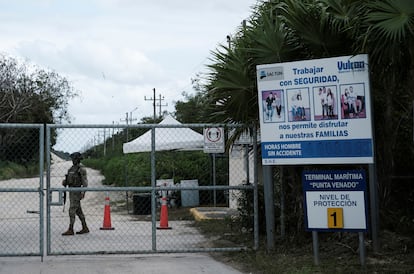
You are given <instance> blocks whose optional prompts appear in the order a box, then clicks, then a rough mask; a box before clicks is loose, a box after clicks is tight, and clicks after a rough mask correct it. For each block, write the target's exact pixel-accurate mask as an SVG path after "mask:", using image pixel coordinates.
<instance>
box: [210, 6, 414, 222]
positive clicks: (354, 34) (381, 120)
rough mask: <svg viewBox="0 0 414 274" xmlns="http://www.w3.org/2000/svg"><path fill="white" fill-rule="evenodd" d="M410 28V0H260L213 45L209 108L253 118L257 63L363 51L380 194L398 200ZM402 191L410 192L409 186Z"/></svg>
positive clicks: (413, 70) (407, 124)
mask: <svg viewBox="0 0 414 274" xmlns="http://www.w3.org/2000/svg"><path fill="white" fill-rule="evenodd" d="M413 34H414V1H412V0H382V1H379V0H371V1H364V0H303V1H296V0H272V1H268V2H263V3H261V4H260V5H258V6H257V7H256V9H255V12H254V13H253V15H252V16H251V18H250V19H249V22H248V24H247V25H246V26H245V27H243V28H241V29H240V30H239V31H238V32H237V33H236V35H235V36H234V39H233V41H232V44H231V46H232V47H231V48H230V47H225V46H222V47H220V48H219V50H217V51H216V52H215V53H213V64H212V65H211V66H210V69H211V71H212V72H211V74H210V77H209V79H208V80H209V84H208V85H207V97H208V98H209V102H210V103H211V108H212V109H211V111H213V112H214V114H215V115H214V117H215V119H218V120H217V121H231V122H239V123H255V124H258V108H257V102H258V100H257V87H256V74H255V67H256V65H258V64H264V63H276V62H286V61H295V60H303V59H312V58H322V57H332V56H339V55H354V54H360V53H367V54H368V55H369V64H370V71H371V75H370V77H371V82H372V84H371V94H372V101H373V103H374V107H373V109H374V111H375V112H374V116H375V119H374V121H375V138H376V139H375V140H376V159H377V166H378V171H379V174H378V175H379V176H378V178H379V181H380V193H381V201H382V205H383V206H386V207H388V208H390V207H389V206H391V205H393V206H394V208H399V206H398V204H395V201H398V200H401V199H399V198H400V197H399V196H398V194H391V191H392V190H395V189H396V186H395V184H392V178H393V177H395V175H397V174H401V172H405V173H409V172H412V166H411V165H412V164H411V163H412V162H413V160H414V148H413V143H412V141H411V140H412V124H413V122H412V111H413V108H412V102H413V100H414V94H413V91H414V52H413V51H414V43H413V40H414V35H413ZM411 175H413V174H411ZM402 193H405V195H412V196H414V191H413V190H412V189H411V190H409V191H408V192H407V191H406V190H403V191H402ZM407 193H411V194H407ZM386 207H384V208H386ZM400 208H401V207H400ZM407 214H412V213H407Z"/></svg>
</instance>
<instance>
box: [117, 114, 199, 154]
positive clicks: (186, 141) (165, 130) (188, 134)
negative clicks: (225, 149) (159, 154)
mask: <svg viewBox="0 0 414 274" xmlns="http://www.w3.org/2000/svg"><path fill="white" fill-rule="evenodd" d="M160 125H181V123H180V122H178V121H177V120H175V119H174V118H173V117H171V116H170V115H168V116H166V117H165V118H164V120H162V121H161V122H160ZM203 147H204V136H203V135H202V134H200V133H197V132H195V131H194V130H192V129H190V128H186V127H176V128H170V127H159V128H158V127H157V128H155V151H162V150H203ZM123 151H124V153H136V152H148V151H151V130H148V131H147V132H145V133H144V134H143V135H141V136H140V137H138V138H136V139H134V140H132V141H130V142H128V143H124V145H123Z"/></svg>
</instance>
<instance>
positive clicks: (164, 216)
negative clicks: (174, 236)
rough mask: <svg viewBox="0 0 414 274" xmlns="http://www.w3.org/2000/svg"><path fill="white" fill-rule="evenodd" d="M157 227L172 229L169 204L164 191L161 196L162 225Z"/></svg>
mask: <svg viewBox="0 0 414 274" xmlns="http://www.w3.org/2000/svg"><path fill="white" fill-rule="evenodd" d="M157 229H171V227H169V226H168V206H167V197H166V196H165V192H164V191H163V195H162V198H161V212H160V226H159V227H157Z"/></svg>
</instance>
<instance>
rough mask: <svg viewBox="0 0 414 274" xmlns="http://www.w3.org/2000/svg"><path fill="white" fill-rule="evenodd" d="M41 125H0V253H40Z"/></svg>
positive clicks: (41, 222) (41, 230)
mask: <svg viewBox="0 0 414 274" xmlns="http://www.w3.org/2000/svg"><path fill="white" fill-rule="evenodd" d="M43 152H44V127H43V125H26V124H0V224H1V228H0V256H43V240H44V237H43V235H44V229H43V228H44V226H43V221H42V220H43V216H44V215H43V212H44V211H43V200H44V199H43V163H44V159H43V157H44V154H43Z"/></svg>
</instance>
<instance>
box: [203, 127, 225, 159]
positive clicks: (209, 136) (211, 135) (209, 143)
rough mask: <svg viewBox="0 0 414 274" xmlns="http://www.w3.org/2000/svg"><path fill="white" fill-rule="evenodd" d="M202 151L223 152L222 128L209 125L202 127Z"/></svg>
mask: <svg viewBox="0 0 414 274" xmlns="http://www.w3.org/2000/svg"><path fill="white" fill-rule="evenodd" d="M204 152H205V153H224V128H221V127H211V128H205V129H204Z"/></svg>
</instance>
